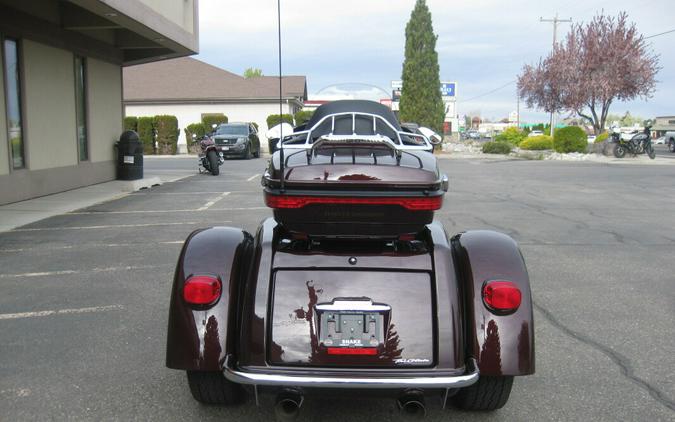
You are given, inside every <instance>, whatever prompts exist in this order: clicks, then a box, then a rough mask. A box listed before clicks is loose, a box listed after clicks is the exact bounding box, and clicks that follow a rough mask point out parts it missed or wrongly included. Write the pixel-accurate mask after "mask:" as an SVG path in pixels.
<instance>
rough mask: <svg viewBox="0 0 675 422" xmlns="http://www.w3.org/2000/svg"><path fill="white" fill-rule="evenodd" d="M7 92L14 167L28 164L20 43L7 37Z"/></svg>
mask: <svg viewBox="0 0 675 422" xmlns="http://www.w3.org/2000/svg"><path fill="white" fill-rule="evenodd" d="M3 44H4V49H3V50H4V65H5V69H4V70H5V93H6V98H5V100H6V104H7V134H8V139H9V144H10V150H11V151H12V168H15V169H18V168H23V167H25V166H26V162H25V160H24V154H23V130H22V118H21V79H20V73H21V72H20V70H21V69H20V68H19V43H18V41H17V40H14V39H11V38H6V39H5V41H4V43H3Z"/></svg>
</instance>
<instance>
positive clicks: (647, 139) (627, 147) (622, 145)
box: [612, 126, 656, 160]
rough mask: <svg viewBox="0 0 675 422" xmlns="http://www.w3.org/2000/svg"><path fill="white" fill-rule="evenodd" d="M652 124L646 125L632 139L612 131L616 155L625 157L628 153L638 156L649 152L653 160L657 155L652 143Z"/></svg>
mask: <svg viewBox="0 0 675 422" xmlns="http://www.w3.org/2000/svg"><path fill="white" fill-rule="evenodd" d="M650 129H651V126H645V129H644V131H643V132H642V133H638V134H636V135H634V136H633V137H632V138H630V140H624V139H622V138H621V134H620V133H617V132H613V133H612V143H613V144H614V146H613V152H614V156H615V157H616V158H623V157H625V156H626V153H628V154H632V155H633V156H636V155H638V154H647V155H648V156H649V158H651V159H652V160H653V159H654V157H656V153H655V152H654V146H653V145H652V136H651V130H650Z"/></svg>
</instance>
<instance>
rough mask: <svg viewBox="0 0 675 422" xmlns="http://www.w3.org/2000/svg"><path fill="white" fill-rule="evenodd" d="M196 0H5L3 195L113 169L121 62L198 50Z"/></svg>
mask: <svg viewBox="0 0 675 422" xmlns="http://www.w3.org/2000/svg"><path fill="white" fill-rule="evenodd" d="M197 16H198V15H197V0H71V1H59V0H30V1H16V0H15V1H11V0H0V56H1V57H0V58H1V65H0V94H1V95H2V97H3V98H2V100H0V145H2V147H0V204H7V203H11V202H16V201H21V200H24V199H29V198H34V197H38V196H42V195H48V194H51V193H56V192H61V191H65V190H69V189H74V188H78V187H82V186H86V185H91V184H95V183H100V182H105V181H108V180H112V179H114V178H115V151H114V143H115V141H116V140H117V139H118V138H119V136H120V134H121V132H122V129H123V124H122V117H123V105H122V68H123V67H124V66H128V65H132V64H139V63H147V62H151V61H156V60H163V59H167V58H174V57H180V56H186V55H190V54H194V53H196V52H197V51H198V18H197Z"/></svg>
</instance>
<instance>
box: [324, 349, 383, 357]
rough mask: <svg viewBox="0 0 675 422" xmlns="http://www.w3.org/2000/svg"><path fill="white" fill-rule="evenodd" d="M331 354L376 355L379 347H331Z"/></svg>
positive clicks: (329, 350)
mask: <svg viewBox="0 0 675 422" xmlns="http://www.w3.org/2000/svg"><path fill="white" fill-rule="evenodd" d="M328 354H329V355H371V356H373V355H376V354H377V348H375V347H359V348H350V347H329V348H328Z"/></svg>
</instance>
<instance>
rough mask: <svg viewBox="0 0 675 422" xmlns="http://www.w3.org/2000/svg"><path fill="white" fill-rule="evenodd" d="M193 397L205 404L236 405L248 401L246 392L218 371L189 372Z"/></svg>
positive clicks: (189, 383) (189, 382) (188, 377)
mask: <svg viewBox="0 0 675 422" xmlns="http://www.w3.org/2000/svg"><path fill="white" fill-rule="evenodd" d="M187 379H188V385H189V386H190V392H191V393H192V397H194V399H195V400H197V401H198V402H200V403H204V404H221V405H234V404H240V403H243V402H244V401H245V400H246V392H245V391H244V389H243V388H242V387H241V386H240V385H238V384H234V383H233V382H230V381H228V380H226V379H225V377H224V376H223V374H222V373H221V372H217V371H211V372H206V371H187Z"/></svg>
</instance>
